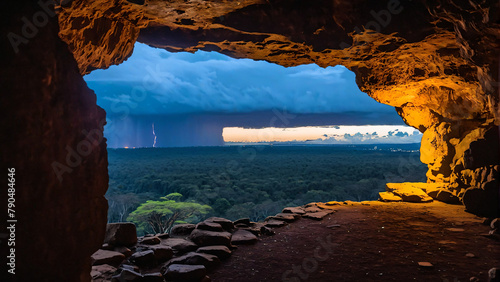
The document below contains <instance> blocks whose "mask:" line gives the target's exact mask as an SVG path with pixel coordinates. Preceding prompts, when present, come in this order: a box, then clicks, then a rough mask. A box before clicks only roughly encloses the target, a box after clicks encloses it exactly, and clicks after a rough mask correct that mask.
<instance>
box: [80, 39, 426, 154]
mask: <svg viewBox="0 0 500 282" xmlns="http://www.w3.org/2000/svg"><path fill="white" fill-rule="evenodd" d="M84 79H85V80H86V82H87V84H88V85H89V87H90V88H91V89H93V90H94V91H95V93H96V95H97V103H98V105H100V106H101V107H103V108H104V109H105V110H106V112H107V121H108V125H107V126H106V127H105V136H106V137H107V138H108V146H110V147H125V146H127V147H150V146H153V144H154V145H155V146H158V147H170V146H203V145H224V144H226V143H227V142H249V140H252V141H251V142H269V140H264V139H263V140H258V138H257V137H258V136H259V133H255V132H254V131H252V130H250V129H260V130H263V129H266V128H267V129H266V130H268V131H269V130H271V131H273V130H274V131H276V130H275V129H269V128H280V129H283V128H286V130H285V131H283V132H288V133H290V132H294V134H292V135H290V134H289V135H288V137H287V135H286V134H275V135H276V136H279V138H278V139H276V140H273V141H277V142H280V141H297V142H300V141H307V140H309V141H307V142H312V141H311V140H312V139H314V140H315V141H314V142H317V143H325V144H331V143H335V142H338V141H339V140H340V139H342V138H344V139H342V142H347V143H349V142H350V143H366V142H379V141H383V142H387V143H409V142H413V143H415V142H420V138H421V134H419V133H416V132H415V130H414V129H413V128H410V127H406V126H405V125H404V123H403V121H402V119H401V118H400V117H399V116H398V115H397V113H396V111H395V109H394V108H393V107H390V106H387V105H383V104H380V103H378V102H376V101H375V100H373V99H372V98H371V97H369V96H368V95H367V94H365V93H363V92H361V91H360V90H359V88H358V87H357V85H356V83H355V75H354V73H352V72H351V71H349V70H348V69H346V68H345V67H343V66H336V67H327V68H320V67H318V66H317V65H314V64H310V65H301V66H297V67H290V68H285V67H282V66H279V65H276V64H271V63H268V62H265V61H254V60H250V59H233V58H230V57H227V56H225V55H222V54H219V53H216V52H203V51H198V52H196V53H194V54H191V53H170V52H167V51H165V50H162V49H156V48H152V47H149V46H147V45H145V44H141V43H136V44H135V48H134V53H133V55H132V56H131V57H130V58H129V59H128V60H127V61H125V62H124V63H122V64H120V65H118V66H111V67H110V68H109V69H106V70H95V71H93V72H92V73H90V74H89V75H86V76H85V77H84ZM374 125H377V126H378V127H373V128H369V127H370V126H374ZM380 125H384V126H389V125H391V126H398V128H389V127H386V128H384V127H380ZM334 126H337V127H339V126H340V127H339V128H337V129H335V128H333V127H334ZM352 126H357V127H352ZM367 126H368V127H367ZM153 127H154V128H155V131H154V134H153ZM313 127H315V128H314V129H313ZM235 128H241V129H240V130H238V129H235ZM332 128H333V129H332ZM405 128H406V129H405ZM396 129H398V130H399V132H406V133H407V134H408V136H406V135H405V136H402V135H401V134H402V133H401V134H399V135H398V134H396V133H397V132H396V131H395V130H396ZM332 130H333V131H332ZM353 130H354V131H357V132H354V131H353ZM313 131H314V134H312V135H311V132H313ZM391 131H393V132H395V134H392V135H389V132H391ZM367 132H369V133H370V134H371V135H370V137H369V138H368V137H367V136H368V135H367V134H366V133H367ZM373 132H376V133H377V134H375V135H373V134H372V133H373ZM233 133H234V134H233ZM357 133H359V134H362V135H366V137H364V138H357V137H359V136H357V137H356V138H349V137H348V135H349V136H356V134H357ZM231 134H233V135H231ZM346 134H348V135H346ZM260 135H262V133H260ZM256 136H257V137H256ZM339 136H343V137H342V138H340V137H339ZM316 137H317V138H316ZM155 138H156V143H154V140H155ZM238 138H239V139H238ZM256 138H257V139H256ZM287 138H288V139H289V140H288V139H287ZM290 138H292V139H290ZM339 138H340V139H339ZM375 139H377V140H378V141H373V140H375Z"/></svg>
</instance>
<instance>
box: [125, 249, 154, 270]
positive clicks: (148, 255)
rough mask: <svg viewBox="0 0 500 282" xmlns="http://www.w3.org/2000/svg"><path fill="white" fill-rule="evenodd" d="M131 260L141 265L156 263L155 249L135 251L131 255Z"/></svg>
mask: <svg viewBox="0 0 500 282" xmlns="http://www.w3.org/2000/svg"><path fill="white" fill-rule="evenodd" d="M130 261H132V262H134V263H135V264H137V265H139V266H141V265H151V264H156V263H155V262H156V258H155V254H154V251H153V250H147V251H142V252H137V253H134V254H133V255H132V256H130Z"/></svg>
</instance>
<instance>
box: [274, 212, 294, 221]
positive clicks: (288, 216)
mask: <svg viewBox="0 0 500 282" xmlns="http://www.w3.org/2000/svg"><path fill="white" fill-rule="evenodd" d="M273 218H274V219H277V220H283V221H286V222H294V221H295V220H297V219H298V218H300V215H299V214H295V213H279V214H277V215H275V216H273Z"/></svg>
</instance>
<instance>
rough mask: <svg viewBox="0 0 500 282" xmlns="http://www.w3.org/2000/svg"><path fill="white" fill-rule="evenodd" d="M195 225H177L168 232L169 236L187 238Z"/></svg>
mask: <svg viewBox="0 0 500 282" xmlns="http://www.w3.org/2000/svg"><path fill="white" fill-rule="evenodd" d="M195 227H196V225H194V224H187V223H186V224H177V225H174V227H172V229H171V230H170V235H172V236H189V234H191V232H192V231H193V230H194V228H195Z"/></svg>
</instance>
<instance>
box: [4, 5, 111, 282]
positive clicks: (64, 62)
mask: <svg viewBox="0 0 500 282" xmlns="http://www.w3.org/2000/svg"><path fill="white" fill-rule="evenodd" d="M44 2H50V1H44ZM4 11H7V12H4ZM35 17H36V18H35ZM33 19H35V20H33ZM26 22H31V25H30V24H26ZM35 24H36V25H35ZM0 29H1V35H2V40H1V41H0V42H1V44H0V46H1V47H0V51H1V52H0V54H1V57H2V59H1V60H0V65H1V67H0V85H1V86H2V87H1V88H2V95H0V111H1V112H2V114H3V117H2V123H1V129H2V134H1V137H0V138H1V144H2V150H1V154H0V159H1V164H2V178H3V180H2V182H3V183H4V187H3V188H2V189H1V190H2V196H1V199H2V223H1V224H0V225H1V228H2V231H1V233H2V236H1V237H0V240H1V246H2V252H1V253H2V259H1V263H2V274H1V277H2V278H1V279H0V280H2V281H50V282H53V281H90V263H91V262H90V256H91V255H92V253H94V251H95V250H97V249H98V248H99V247H100V246H101V245H102V240H103V237H104V232H105V228H106V217H107V208H108V206H107V201H106V199H105V198H104V194H105V193H106V190H107V187H108V171H107V166H108V162H107V151H106V142H105V140H104V139H102V132H103V125H104V124H103V123H104V122H105V112H104V110H103V109H101V108H99V107H98V106H97V105H96V96H95V94H94V92H93V91H92V90H90V89H89V88H88V87H87V85H86V83H85V81H84V80H83V78H82V76H81V74H80V72H79V70H78V65H77V63H76V62H75V60H74V58H73V55H72V54H71V52H70V51H69V49H68V47H67V45H66V43H64V42H63V41H62V40H60V38H59V37H58V32H59V27H58V22H57V17H56V15H55V13H53V12H52V11H51V10H50V9H44V8H42V7H41V6H39V5H38V4H37V3H36V2H35V1H9V2H6V3H4V4H3V7H2V25H1V26H0ZM9 34H10V35H9ZM14 34H15V35H14ZM21 37H22V38H23V39H21ZM11 39H12V40H11ZM12 43H14V44H12ZM16 51H17V52H16ZM7 168H14V169H15V175H14V179H15V185H14V187H15V192H14V193H12V192H13V191H12V190H11V191H9V192H10V193H12V194H11V196H9V197H12V198H13V199H14V200H15V201H14V202H12V201H9V202H11V203H13V204H14V206H11V209H12V210H13V211H14V212H13V213H14V215H15V217H14V219H16V220H17V223H6V222H7V218H6V216H7V192H8V191H7V188H9V187H8V186H7V177H8V175H7ZM9 219H12V218H9ZM5 224H7V225H9V226H11V225H12V224H14V226H15V230H14V231H15V232H14V233H13V234H14V237H12V236H11V231H8V234H5V233H6V232H7V229H6V226H5ZM9 230H12V229H9ZM7 238H15V240H14V241H9V242H14V243H15V245H12V243H11V244H9V245H7V241H6V239H7ZM11 248H13V249H14V252H11ZM7 256H14V260H13V261H12V259H10V258H9V259H8V261H9V263H10V262H14V265H13V267H15V268H14V272H15V275H11V274H9V273H7V269H11V268H12V266H8V265H7V262H5V260H6V258H7Z"/></svg>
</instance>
